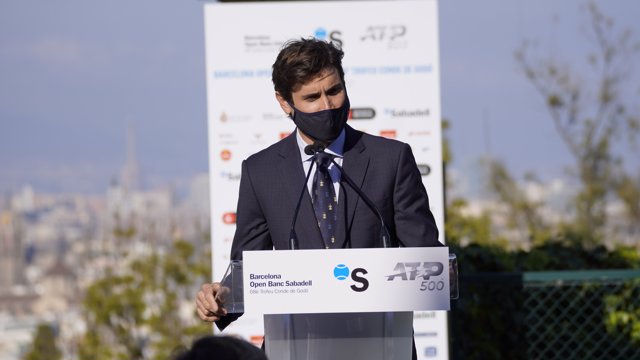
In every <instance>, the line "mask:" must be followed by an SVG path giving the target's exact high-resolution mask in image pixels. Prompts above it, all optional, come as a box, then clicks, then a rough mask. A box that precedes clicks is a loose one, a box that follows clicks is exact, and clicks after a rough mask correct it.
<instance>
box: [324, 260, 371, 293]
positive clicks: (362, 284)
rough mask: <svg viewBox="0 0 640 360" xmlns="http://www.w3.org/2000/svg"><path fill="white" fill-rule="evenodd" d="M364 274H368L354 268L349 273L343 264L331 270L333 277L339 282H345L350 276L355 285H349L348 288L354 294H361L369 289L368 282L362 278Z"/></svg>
mask: <svg viewBox="0 0 640 360" xmlns="http://www.w3.org/2000/svg"><path fill="white" fill-rule="evenodd" d="M366 274H368V271H367V270H366V269H363V268H355V269H353V270H352V271H351V272H350V271H349V267H347V266H346V265H345V264H338V265H336V266H335V267H334V268H333V277H335V278H336V279H338V280H340V281H343V280H346V279H347V277H349V275H351V280H353V281H354V282H355V284H353V285H351V286H350V288H351V290H353V291H355V292H363V291H366V290H367V289H368V288H369V280H367V278H365V277H364V276H365V275H366Z"/></svg>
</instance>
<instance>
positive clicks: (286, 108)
mask: <svg viewBox="0 0 640 360" xmlns="http://www.w3.org/2000/svg"><path fill="white" fill-rule="evenodd" d="M276 100H278V104H280V108H281V109H282V111H284V113H285V114H287V115H289V116H292V115H293V109H292V108H291V106H289V103H288V102H287V100H285V99H284V97H283V96H282V95H280V93H279V92H277V91H276Z"/></svg>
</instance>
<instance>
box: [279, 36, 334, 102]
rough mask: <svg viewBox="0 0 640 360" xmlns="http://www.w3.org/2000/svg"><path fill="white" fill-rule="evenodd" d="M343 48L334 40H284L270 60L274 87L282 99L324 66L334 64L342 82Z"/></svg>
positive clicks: (288, 98) (286, 98)
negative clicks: (273, 58)
mask: <svg viewBox="0 0 640 360" xmlns="http://www.w3.org/2000/svg"><path fill="white" fill-rule="evenodd" d="M343 56H344V52H343V51H342V50H341V49H340V48H338V47H337V46H335V45H334V44H333V43H328V42H326V41H322V40H318V39H314V38H309V39H300V40H291V41H288V42H286V43H285V44H284V46H283V48H282V50H280V53H279V54H278V57H277V58H276V62H275V63H273V73H272V75H271V80H272V81H273V87H274V88H275V90H276V91H277V92H278V93H280V95H281V96H282V97H284V99H285V100H287V101H289V102H293V101H292V97H291V93H292V92H294V91H296V90H297V89H296V88H297V87H298V86H301V85H303V84H305V83H306V82H308V81H309V80H311V79H313V78H314V77H315V76H317V75H319V74H320V73H321V72H322V71H323V70H325V69H327V68H332V67H333V68H335V69H336V70H337V71H338V75H340V80H342V83H344V70H342V57H343Z"/></svg>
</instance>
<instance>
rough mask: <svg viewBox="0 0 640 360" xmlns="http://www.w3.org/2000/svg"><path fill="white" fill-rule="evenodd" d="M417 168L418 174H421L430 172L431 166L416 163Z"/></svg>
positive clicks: (424, 174) (425, 174)
mask: <svg viewBox="0 0 640 360" xmlns="http://www.w3.org/2000/svg"><path fill="white" fill-rule="evenodd" d="M418 170H420V175H422V176H427V175H429V174H431V166H429V165H427V164H418Z"/></svg>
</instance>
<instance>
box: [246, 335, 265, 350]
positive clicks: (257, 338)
mask: <svg viewBox="0 0 640 360" xmlns="http://www.w3.org/2000/svg"><path fill="white" fill-rule="evenodd" d="M249 341H251V343H252V344H253V345H255V346H258V347H260V346H262V342H263V341H264V336H262V335H251V337H249Z"/></svg>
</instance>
